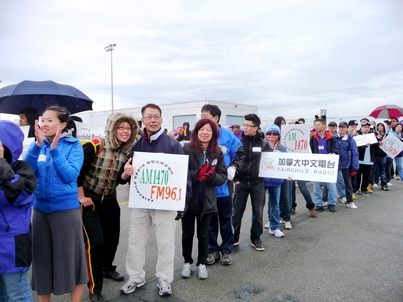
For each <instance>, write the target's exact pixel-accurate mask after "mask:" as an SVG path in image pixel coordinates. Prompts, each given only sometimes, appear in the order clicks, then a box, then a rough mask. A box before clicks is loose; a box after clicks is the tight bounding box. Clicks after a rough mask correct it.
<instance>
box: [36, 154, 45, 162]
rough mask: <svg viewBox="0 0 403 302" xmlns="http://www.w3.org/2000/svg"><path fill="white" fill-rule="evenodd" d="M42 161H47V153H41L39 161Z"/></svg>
mask: <svg viewBox="0 0 403 302" xmlns="http://www.w3.org/2000/svg"><path fill="white" fill-rule="evenodd" d="M40 161H46V155H45V154H41V155H39V157H38V162H40Z"/></svg>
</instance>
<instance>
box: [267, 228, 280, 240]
mask: <svg viewBox="0 0 403 302" xmlns="http://www.w3.org/2000/svg"><path fill="white" fill-rule="evenodd" d="M269 234H271V235H273V236H275V237H277V238H283V237H284V233H283V232H282V231H280V230H272V229H270V230H269Z"/></svg>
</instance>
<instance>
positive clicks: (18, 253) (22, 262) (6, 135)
mask: <svg viewBox="0 0 403 302" xmlns="http://www.w3.org/2000/svg"><path fill="white" fill-rule="evenodd" d="M23 140H24V134H23V133H22V131H21V129H19V127H18V126H17V125H15V124H14V123H12V122H10V121H3V120H0V141H1V142H2V144H3V148H4V158H0V275H2V274H9V273H15V272H26V271H28V270H29V266H30V264H31V259H32V254H31V237H30V222H31V212H32V204H33V202H34V195H33V193H34V190H35V187H36V177H35V173H34V171H33V170H32V168H31V166H30V165H29V164H27V163H26V162H23V161H20V160H18V158H19V156H20V155H21V152H22V142H23Z"/></svg>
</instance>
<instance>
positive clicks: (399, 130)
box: [395, 124, 403, 133]
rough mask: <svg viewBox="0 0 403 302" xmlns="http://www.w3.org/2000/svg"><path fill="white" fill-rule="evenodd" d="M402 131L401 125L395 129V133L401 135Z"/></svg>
mask: <svg viewBox="0 0 403 302" xmlns="http://www.w3.org/2000/svg"><path fill="white" fill-rule="evenodd" d="M402 129H403V126H402V125H400V124H397V125H396V128H395V131H396V132H398V133H399V132H402Z"/></svg>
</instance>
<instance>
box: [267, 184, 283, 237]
mask: <svg viewBox="0 0 403 302" xmlns="http://www.w3.org/2000/svg"><path fill="white" fill-rule="evenodd" d="M264 189H265V192H266V191H268V192H269V200H268V201H267V214H268V217H269V221H270V228H271V229H272V230H279V229H280V206H279V205H280V191H281V186H279V187H264Z"/></svg>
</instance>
